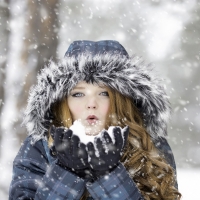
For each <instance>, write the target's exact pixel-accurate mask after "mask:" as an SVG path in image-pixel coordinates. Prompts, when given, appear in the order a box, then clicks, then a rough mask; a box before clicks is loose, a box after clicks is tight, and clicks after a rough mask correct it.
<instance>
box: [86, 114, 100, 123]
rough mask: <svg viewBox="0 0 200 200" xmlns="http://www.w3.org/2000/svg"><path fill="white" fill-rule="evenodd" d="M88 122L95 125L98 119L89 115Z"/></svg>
mask: <svg viewBox="0 0 200 200" xmlns="http://www.w3.org/2000/svg"><path fill="white" fill-rule="evenodd" d="M86 120H87V122H88V123H89V124H94V123H96V121H97V120H98V118H97V117H96V116H95V115H89V116H88V117H87V119H86Z"/></svg>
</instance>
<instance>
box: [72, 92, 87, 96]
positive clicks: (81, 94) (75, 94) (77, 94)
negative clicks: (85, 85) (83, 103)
mask: <svg viewBox="0 0 200 200" xmlns="http://www.w3.org/2000/svg"><path fill="white" fill-rule="evenodd" d="M71 96H72V97H83V96H84V94H83V93H80V92H77V93H74V94H71Z"/></svg>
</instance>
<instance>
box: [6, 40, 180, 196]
mask: <svg viewBox="0 0 200 200" xmlns="http://www.w3.org/2000/svg"><path fill="white" fill-rule="evenodd" d="M169 115H170V104H169V101H168V98H167V96H166V94H165V92H164V90H163V87H162V85H161V83H160V81H159V80H158V79H157V78H156V77H155V76H154V75H153V74H152V68H151V66H146V65H144V63H143V62H141V60H140V59H139V58H137V57H132V58H130V57H129V55H128V53H127V52H126V50H125V49H124V47H123V46H122V45H121V44H119V43H118V42H116V41H110V40H107V41H98V42H92V41H75V42H73V43H72V44H71V45H70V47H69V48H68V50H67V52H66V54H65V57H64V58H63V59H62V60H61V61H60V62H59V63H58V64H56V63H54V62H51V63H50V64H49V65H48V66H46V67H45V68H44V69H43V70H42V71H41V73H40V75H39V76H38V83H37V85H35V86H34V87H33V88H32V89H31V91H30V97H29V101H28V106H27V109H26V114H25V121H24V123H25V124H26V126H27V129H28V132H29V136H28V137H27V138H26V140H25V141H24V143H23V145H22V147H21V149H20V151H19V153H18V154H17V156H16V158H15V160H14V167H13V179H12V182H11V186H10V193H9V199H10V200H16V199H20V200H22V199H34V200H39V199H42V200H43V199H48V200H55V199H60V200H64V199H120V200H123V199H124V200H125V199H132V200H139V199H148V200H149V199H168V200H169V199H170V200H175V199H180V197H181V194H180V193H179V192H178V189H177V182H176V166H175V161H174V157H173V154H172V151H171V148H170V146H169V144H168V142H167V140H166V138H165V136H166V134H167V120H168V118H169ZM76 120H78V121H79V122H80V123H81V124H82V125H83V127H84V128H85V133H83V134H86V135H91V137H94V136H95V135H97V134H98V133H99V132H102V133H101V137H98V139H95V140H94V143H92V142H88V143H84V142H83V141H82V140H81V139H80V138H79V137H78V136H77V135H76V134H75V133H74V132H73V131H72V130H71V129H70V127H71V125H72V124H73V122H74V121H76ZM110 126H114V128H113V130H112V136H110V135H109V134H108V131H107V130H108V128H109V127H110ZM113 139H114V140H113Z"/></svg>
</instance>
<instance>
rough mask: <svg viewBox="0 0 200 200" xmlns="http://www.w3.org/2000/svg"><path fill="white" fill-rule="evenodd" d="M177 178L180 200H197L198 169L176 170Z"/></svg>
mask: <svg viewBox="0 0 200 200" xmlns="http://www.w3.org/2000/svg"><path fill="white" fill-rule="evenodd" d="M177 176H178V188H179V191H180V193H181V194H182V199H181V200H191V199H192V200H199V199H200V197H199V180H200V169H196V168H193V169H192V168H190V169H178V170H177Z"/></svg>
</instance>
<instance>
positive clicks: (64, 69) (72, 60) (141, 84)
mask: <svg viewBox="0 0 200 200" xmlns="http://www.w3.org/2000/svg"><path fill="white" fill-rule="evenodd" d="M80 81H87V82H92V83H93V82H96V83H99V82H101V83H104V84H105V85H106V86H108V87H111V88H113V89H114V90H117V91H118V92H120V93H121V94H123V95H126V96H129V97H131V98H132V100H133V102H134V104H135V105H136V107H137V108H138V110H139V112H140V113H141V116H142V117H143V121H144V125H145V127H146V130H147V132H148V133H149V134H150V136H151V137H152V138H153V140H156V139H157V138H158V137H165V136H166V135H167V122H168V119H169V116H170V104H169V101H168V96H167V95H166V93H165V91H164V88H163V87H162V82H161V81H160V79H158V76H156V75H155V73H154V72H153V68H152V66H151V65H146V64H145V63H144V62H143V60H142V59H141V58H140V57H137V56H133V57H131V58H130V57H129V55H128V53H127V52H126V50H125V49H124V47H123V46H122V45H121V44H120V43H118V42H117V41H112V40H106V41H98V42H93V41H75V42H73V43H72V44H71V45H70V46H69V48H68V50H67V52H66V53H65V57H64V58H62V59H60V61H59V62H58V63H55V62H53V61H50V63H49V65H48V66H46V67H44V69H42V70H41V72H40V73H39V74H38V80H37V84H36V85H35V86H33V87H32V88H31V90H30V95H29V99H28V105H27V108H26V110H25V117H24V122H23V123H24V124H25V125H26V127H27V129H28V132H29V135H32V136H33V140H34V142H35V141H38V140H39V139H41V138H47V137H46V136H47V132H48V129H49V127H50V125H51V123H52V119H53V114H52V112H51V106H52V104H53V103H55V102H56V101H58V100H60V99H62V98H63V97H64V96H67V95H68V94H69V92H70V91H71V90H72V89H73V88H74V87H75V86H76V85H77V83H78V82H80Z"/></svg>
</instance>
